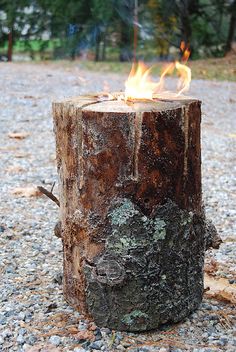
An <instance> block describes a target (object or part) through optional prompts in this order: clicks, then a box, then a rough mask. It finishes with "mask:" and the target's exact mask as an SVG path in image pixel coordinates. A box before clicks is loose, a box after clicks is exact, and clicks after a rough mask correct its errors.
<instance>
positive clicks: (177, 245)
mask: <svg viewBox="0 0 236 352" xmlns="http://www.w3.org/2000/svg"><path fill="white" fill-rule="evenodd" d="M200 105H201V103H200V102H199V101H198V100H193V99H186V98H185V99H182V100H180V99H178V100H171V101H160V100H159V101H152V102H129V103H125V102H124V101H119V100H107V101H98V99H97V98H96V97H94V98H93V97H79V98H76V99H71V100H67V101H62V102H57V103H54V104H53V114H54V127H55V134H56V148H57V164H58V173H59V176H60V192H61V194H60V220H61V236H62V239H63V248H64V294H65V297H66V300H67V301H68V302H69V303H70V304H71V305H73V306H75V307H76V308H78V309H79V310H80V311H81V312H82V313H84V314H86V315H87V316H90V317H93V318H94V320H95V322H96V323H97V324H98V325H100V326H107V327H110V328H114V329H118V330H128V331H142V330H149V329H154V328H156V327H158V326H159V325H160V324H163V323H167V322H177V321H180V320H181V319H183V318H185V317H186V316H187V315H188V314H189V313H190V312H192V311H194V310H195V309H196V308H197V307H198V305H199V303H200V302H201V299H202V294H203V265H204V253H205V250H206V243H212V242H213V241H211V240H210V235H211V234H210V232H211V230H210V227H209V226H207V224H206V221H205V216H204V210H203V207H202V190H201V148H200V122H201V109H200ZM212 234H214V227H213V228H212ZM206 237H207V240H206Z"/></svg>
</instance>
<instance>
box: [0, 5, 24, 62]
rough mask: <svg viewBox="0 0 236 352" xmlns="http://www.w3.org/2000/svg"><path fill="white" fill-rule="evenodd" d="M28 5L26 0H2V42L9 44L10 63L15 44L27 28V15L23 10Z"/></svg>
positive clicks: (8, 55) (0, 22)
mask: <svg viewBox="0 0 236 352" xmlns="http://www.w3.org/2000/svg"><path fill="white" fill-rule="evenodd" d="M26 4H27V1H26V0H19V1H8V0H0V11H1V17H0V30H1V41H2V42H5V41H7V42H8V49H7V59H8V61H12V51H13V42H14V41H15V40H16V39H17V38H18V37H19V36H20V35H21V32H22V30H23V28H24V26H25V21H24V18H25V14H24V12H23V9H24V7H25V6H26Z"/></svg>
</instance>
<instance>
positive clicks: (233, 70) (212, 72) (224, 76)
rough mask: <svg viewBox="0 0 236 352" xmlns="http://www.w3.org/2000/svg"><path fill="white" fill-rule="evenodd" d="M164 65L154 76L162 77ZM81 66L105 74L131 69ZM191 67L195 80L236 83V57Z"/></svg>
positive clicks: (89, 63) (199, 62)
mask: <svg viewBox="0 0 236 352" xmlns="http://www.w3.org/2000/svg"><path fill="white" fill-rule="evenodd" d="M164 64H165V63H163V62H157V63H156V64H155V65H154V67H153V71H152V72H153V74H154V75H160V73H161V70H162V67H163V65H164ZM80 65H81V67H82V68H84V69H87V70H90V71H96V72H98V71H99V72H104V73H105V72H114V73H121V74H128V73H129V71H130V68H131V64H130V63H122V62H92V61H81V62H80ZM189 67H190V68H191V70H192V78H193V79H208V80H220V81H223V80H225V81H236V56H231V57H228V58H217V59H205V60H195V61H190V62H189Z"/></svg>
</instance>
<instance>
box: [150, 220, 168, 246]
mask: <svg viewBox="0 0 236 352" xmlns="http://www.w3.org/2000/svg"><path fill="white" fill-rule="evenodd" d="M165 227H166V223H165V221H164V220H161V219H159V218H156V219H155V220H154V230H155V231H154V234H153V239H154V240H156V241H157V240H164V239H165V237H166V229H165Z"/></svg>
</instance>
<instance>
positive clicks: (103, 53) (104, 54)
mask: <svg viewBox="0 0 236 352" xmlns="http://www.w3.org/2000/svg"><path fill="white" fill-rule="evenodd" d="M106 46H107V29H105V31H104V32H103V45H102V58H101V59H102V61H105V60H106Z"/></svg>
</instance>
